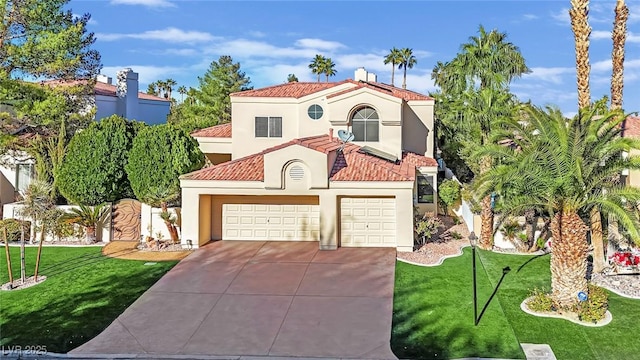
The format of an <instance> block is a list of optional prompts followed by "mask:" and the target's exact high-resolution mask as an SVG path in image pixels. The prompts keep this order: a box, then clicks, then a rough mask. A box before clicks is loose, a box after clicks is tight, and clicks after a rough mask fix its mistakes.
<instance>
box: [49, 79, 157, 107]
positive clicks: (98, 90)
mask: <svg viewBox="0 0 640 360" xmlns="http://www.w3.org/2000/svg"><path fill="white" fill-rule="evenodd" d="M82 82H84V80H72V81H60V80H48V81H43V82H42V83H43V84H45V85H49V86H64V85H77V84H80V83H82ZM93 91H94V94H96V95H102V96H112V97H116V86H115V85H111V84H107V83H103V82H100V81H96V84H95V86H94V89H93ZM138 99H144V100H156V101H167V102H168V101H169V99H165V98H163V97H160V96H155V95H150V94H147V93H143V92H138Z"/></svg>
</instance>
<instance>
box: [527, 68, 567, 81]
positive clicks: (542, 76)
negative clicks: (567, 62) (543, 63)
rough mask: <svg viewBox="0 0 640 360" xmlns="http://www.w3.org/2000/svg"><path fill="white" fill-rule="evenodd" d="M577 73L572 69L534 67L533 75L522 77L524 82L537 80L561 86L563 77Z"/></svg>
mask: <svg viewBox="0 0 640 360" xmlns="http://www.w3.org/2000/svg"><path fill="white" fill-rule="evenodd" d="M573 72H575V69H574V68H571V67H533V68H531V73H529V74H525V75H523V76H522V78H523V79H524V80H529V79H536V80H542V81H547V82H551V83H554V84H561V83H562V82H563V81H562V80H563V76H564V75H567V74H571V73H573Z"/></svg>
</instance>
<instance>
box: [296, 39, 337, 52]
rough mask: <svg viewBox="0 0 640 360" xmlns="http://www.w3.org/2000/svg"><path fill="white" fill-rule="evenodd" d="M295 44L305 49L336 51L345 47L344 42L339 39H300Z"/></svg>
mask: <svg viewBox="0 0 640 360" xmlns="http://www.w3.org/2000/svg"><path fill="white" fill-rule="evenodd" d="M295 45H296V46H298V47H301V48H305V49H318V50H324V51H334V50H337V49H341V48H345V47H346V46H345V45H344V44H341V43H339V42H337V41H327V40H322V39H309V38H307V39H298V40H297V41H296V42H295Z"/></svg>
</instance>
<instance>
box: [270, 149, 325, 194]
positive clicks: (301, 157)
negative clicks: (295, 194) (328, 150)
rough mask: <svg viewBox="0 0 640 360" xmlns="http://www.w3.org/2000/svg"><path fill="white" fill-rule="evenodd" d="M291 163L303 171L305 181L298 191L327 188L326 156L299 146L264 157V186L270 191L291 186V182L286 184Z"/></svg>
mask: <svg viewBox="0 0 640 360" xmlns="http://www.w3.org/2000/svg"><path fill="white" fill-rule="evenodd" d="M292 163H298V164H299V165H300V166H302V167H303V168H304V170H305V179H303V181H302V182H301V184H300V185H301V186H300V187H298V189H303V190H305V189H310V188H316V189H317V188H326V187H327V186H328V179H329V173H328V167H327V155H326V154H324V153H321V152H319V151H315V150H312V149H309V148H306V147H304V146H300V145H292V146H289V147H286V148H284V149H281V150H278V151H273V152H270V153H267V154H265V155H264V169H265V171H264V186H265V187H266V188H271V189H284V188H285V187H288V185H289V186H291V185H292V182H287V178H288V176H287V175H288V174H287V171H288V168H289V166H290V164H292Z"/></svg>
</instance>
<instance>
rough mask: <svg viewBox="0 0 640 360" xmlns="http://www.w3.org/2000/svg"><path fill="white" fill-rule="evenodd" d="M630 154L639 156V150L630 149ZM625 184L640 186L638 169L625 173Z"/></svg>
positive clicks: (639, 171)
mask: <svg viewBox="0 0 640 360" xmlns="http://www.w3.org/2000/svg"><path fill="white" fill-rule="evenodd" d="M629 155H630V156H634V157H635V156H640V151H638V150H631V153H630V154H629ZM626 180H627V185H629V186H634V187H640V170H629V175H627V179H626Z"/></svg>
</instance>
